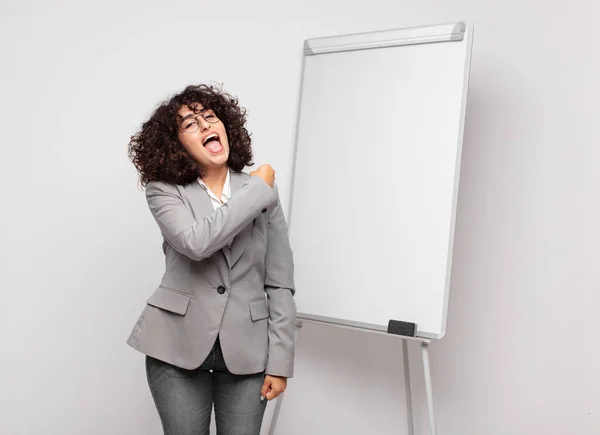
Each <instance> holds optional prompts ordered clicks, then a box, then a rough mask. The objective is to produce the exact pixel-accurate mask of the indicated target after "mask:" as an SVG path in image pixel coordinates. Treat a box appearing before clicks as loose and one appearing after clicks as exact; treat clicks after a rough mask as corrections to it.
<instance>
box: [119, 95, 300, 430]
mask: <svg viewBox="0 0 600 435" xmlns="http://www.w3.org/2000/svg"><path fill="white" fill-rule="evenodd" d="M245 122H246V112H245V109H243V108H241V107H239V106H238V101H237V99H236V98H234V97H232V96H231V95H229V94H227V93H226V92H224V91H222V90H221V89H218V88H215V87H214V86H208V85H199V86H188V87H187V88H185V89H184V90H183V92H181V93H180V94H177V95H175V96H173V97H172V98H171V99H169V100H168V101H167V102H165V103H163V104H162V105H160V106H159V107H158V108H157V109H156V111H155V112H154V114H153V115H152V116H151V117H150V119H149V120H148V121H147V122H145V123H144V124H143V125H142V128H141V130H140V131H139V132H138V133H137V134H136V135H134V136H132V138H131V141H130V143H129V156H130V158H131V160H132V162H133V164H134V165H135V167H136V169H137V170H138V172H139V176H140V181H141V183H142V185H144V186H146V199H147V202H148V206H149V208H150V212H151V213H152V216H153V217H154V219H155V220H156V223H157V224H158V227H159V228H160V231H161V233H162V236H163V244H162V249H163V252H164V254H165V264H166V270H165V272H164V275H163V277H162V280H161V283H160V285H159V286H158V287H157V288H156V289H155V290H154V292H153V293H152V294H151V296H150V297H149V299H148V300H147V301H146V302H147V304H146V306H145V308H144V310H143V312H142V313H141V315H140V317H139V319H138V321H137V323H136V324H135V326H134V328H133V331H132V332H131V335H130V336H129V339H128V340H127V343H128V344H129V345H130V346H132V347H133V348H134V349H137V350H138V351H140V352H142V353H143V354H145V355H146V374H147V378H148V383H149V386H150V391H151V394H152V397H153V399H154V403H155V405H156V408H157V410H158V414H159V416H160V419H161V423H162V426H163V430H164V433H165V434H177V435H188V434H190V435H191V434H194V435H205V434H208V433H209V425H210V417H211V411H212V406H213V404H214V409H215V417H216V427H217V433H218V434H221V433H223V434H227V435H258V434H259V432H260V427H261V423H262V419H263V415H264V411H265V407H266V404H267V401H266V400H264V399H265V398H266V399H267V400H272V399H274V398H275V397H277V396H278V395H279V394H280V393H281V392H283V391H284V390H285V388H286V385H287V378H289V377H292V375H293V365H294V349H295V342H294V341H295V340H294V338H295V319H296V305H295V302H294V299H293V295H294V292H295V289H294V283H293V258H292V252H291V249H290V244H289V239H288V235H287V225H286V221H285V218H284V215H283V210H282V208H281V204H280V202H279V196H278V193H277V188H276V185H275V184H274V180H275V172H274V171H273V169H272V168H271V167H270V166H269V165H263V166H261V167H259V168H258V169H257V170H256V171H253V172H251V173H250V174H246V173H244V172H242V169H244V167H245V166H250V165H252V162H251V159H252V150H251V146H250V145H251V141H250V135H249V134H248V131H247V130H246V128H245Z"/></svg>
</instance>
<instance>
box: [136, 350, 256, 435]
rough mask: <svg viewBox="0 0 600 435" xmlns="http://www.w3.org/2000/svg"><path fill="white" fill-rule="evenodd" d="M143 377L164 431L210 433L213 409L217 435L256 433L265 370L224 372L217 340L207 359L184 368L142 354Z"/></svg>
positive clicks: (168, 434)
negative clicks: (144, 365)
mask: <svg viewBox="0 0 600 435" xmlns="http://www.w3.org/2000/svg"><path fill="white" fill-rule="evenodd" d="M146 375H147V378H148V385H149V386H150V392H151V393H152V398H153V399H154V403H155V405H156V409H157V410H158V415H159V416H160V420H161V423H162V427H163V431H164V434H165V435H209V433H210V432H209V430H210V418H211V413H212V407H213V404H214V407H215V423H216V426H217V435H259V434H260V427H261V425H262V420H263V415H264V412H265V408H266V406H267V400H266V399H265V400H264V401H261V400H260V390H261V388H262V385H263V382H264V378H265V374H264V372H262V373H256V374H252V375H234V374H232V373H230V372H229V371H228V370H227V367H226V366H225V361H224V360H223V353H222V351H221V345H220V343H219V340H218V339H217V341H216V343H215V345H214V347H213V349H212V351H211V352H210V354H209V355H208V358H206V360H205V361H204V362H203V363H202V365H201V366H200V367H198V368H197V369H195V370H185V369H182V368H180V367H176V366H174V365H171V364H168V363H166V362H164V361H160V360H157V359H155V358H152V357H150V356H146Z"/></svg>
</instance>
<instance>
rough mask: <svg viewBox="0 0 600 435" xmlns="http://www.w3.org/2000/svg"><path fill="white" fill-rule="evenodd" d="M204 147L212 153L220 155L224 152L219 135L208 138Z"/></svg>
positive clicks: (214, 134) (210, 135)
mask: <svg viewBox="0 0 600 435" xmlns="http://www.w3.org/2000/svg"><path fill="white" fill-rule="evenodd" d="M202 145H204V148H206V149H207V150H208V151H209V152H211V153H219V152H221V151H222V150H223V146H222V145H221V141H220V140H219V135H218V134H217V133H211V134H209V135H208V136H206V138H205V139H204V142H203V143H202Z"/></svg>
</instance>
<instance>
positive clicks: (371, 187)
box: [288, 23, 473, 338]
mask: <svg viewBox="0 0 600 435" xmlns="http://www.w3.org/2000/svg"><path fill="white" fill-rule="evenodd" d="M472 31H473V29H472V25H471V24H469V23H450V24H443V25H436V26H423V27H417V28H408V29H395V30H389V31H383V32H369V33H364V34H353V35H341V36H336V37H328V38H315V39H310V40H307V41H305V50H304V58H303V67H302V83H301V88H300V102H299V109H298V121H297V131H296V143H295V151H294V165H293V176H292V189H291V198H290V209H289V213H288V220H289V233H290V243H291V245H292V249H293V252H294V264H295V281H296V282H295V283H296V289H297V293H296V303H297V306H298V317H299V318H300V319H310V320H316V321H322V322H327V323H333V324H339V325H346V326H353V327H359V328H364V329H368V330H377V331H386V330H387V328H388V322H389V321H390V320H399V321H404V322H412V323H415V324H416V328H417V336H419V337H428V338H441V337H443V336H444V334H445V328H446V313H447V306H448V296H449V289H450V278H451V277H450V272H451V266H452V247H453V239H454V237H453V236H454V222H455V213H456V201H457V194H458V183H459V175H460V160H461V148H462V137H463V124H464V113H465V105H466V95H467V86H468V76H469V67H470V55H471V45H472Z"/></svg>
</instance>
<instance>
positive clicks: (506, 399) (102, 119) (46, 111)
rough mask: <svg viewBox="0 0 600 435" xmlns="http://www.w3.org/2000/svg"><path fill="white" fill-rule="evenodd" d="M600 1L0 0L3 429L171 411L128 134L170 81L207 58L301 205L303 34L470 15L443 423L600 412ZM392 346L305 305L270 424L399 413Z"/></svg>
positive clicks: (91, 431)
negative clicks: (147, 356) (285, 384)
mask: <svg viewBox="0 0 600 435" xmlns="http://www.w3.org/2000/svg"><path fill="white" fill-rule="evenodd" d="M599 15H600V7H599V6H598V4H597V3H594V2H590V1H588V0H574V1H571V2H569V3H568V4H565V3H552V2H547V1H542V0H537V1H532V0H529V1H522V0H505V1H503V2H493V1H491V0H455V1H452V2H443V1H437V2H436V1H429V0H425V1H419V2H409V1H405V0H395V1H391V0H372V1H371V3H370V4H369V3H366V2H364V1H343V2H342V1H335V0H319V1H314V0H308V1H302V2H294V3H291V2H278V1H275V0H271V1H253V2H245V1H226V2H224V1H219V2H198V1H196V2H190V1H186V2H183V1H177V2H164V1H161V2H159V1H156V0H145V1H141V0H129V1H120V2H115V1H105V2H98V3H90V2H81V1H75V0H70V1H55V2H40V1H29V2H8V1H6V0H3V1H2V3H1V5H0V62H1V65H2V67H1V68H0V78H1V80H0V123H1V129H0V146H1V150H2V154H1V158H0V162H1V166H0V174H1V177H2V187H3V189H2V202H1V207H2V209H1V210H2V213H0V218H1V225H0V231H1V234H0V236H1V241H2V249H1V250H0V267H1V276H2V281H3V291H2V295H3V297H2V303H1V307H2V312H1V315H0V352H1V354H0V355H1V360H0V364H1V366H0V433H2V434H7V435H34V434H42V433H44V434H47V433H53V434H61V435H81V434H86V435H105V434H114V435H119V434H123V435H126V434H127V435H129V434H142V433H143V434H148V435H152V434H154V435H158V434H160V433H161V430H160V424H159V420H158V416H157V414H156V411H155V410H154V407H153V404H152V401H151V397H150V394H149V392H148V389H147V385H146V381H145V375H144V370H143V358H142V356H141V355H140V354H137V353H136V352H135V351H133V350H132V349H130V348H129V347H127V346H126V345H125V339H126V337H127V335H128V334H129V331H130V329H131V327H132V326H133V324H134V322H135V320H136V319H137V316H138V314H139V313H140V311H141V309H142V308H143V303H144V301H145V298H146V297H147V296H148V295H149V292H150V291H152V289H153V287H154V286H155V285H156V283H157V280H158V279H159V277H160V275H161V273H162V268H163V263H162V256H161V253H160V238H159V234H158V231H157V229H156V227H155V224H154V222H153V220H152V218H151V216H150V214H149V212H148V211H147V207H146V203H145V199H144V195H143V193H142V192H141V191H140V190H139V189H138V188H137V185H136V175H135V172H134V170H133V167H132V165H131V164H130V163H129V161H128V160H127V156H126V144H127V142H128V139H129V135H131V134H133V133H134V132H135V130H136V129H137V128H138V127H139V125H140V123H141V122H142V121H143V120H144V119H145V118H146V117H147V116H148V115H149V114H150V112H151V110H152V109H153V108H154V105H155V104H156V103H158V101H159V100H160V99H162V98H163V97H166V96H167V95H168V94H170V93H171V92H175V91H178V90H179V89H180V88H182V87H183V86H184V85H186V84H188V83H192V82H193V83H197V82H203V81H207V80H214V81H218V82H221V83H223V84H224V86H225V88H226V89H228V90H230V91H231V92H232V93H234V94H236V95H238V96H239V97H240V99H241V102H242V104H243V105H245V106H246V107H248V109H249V113H250V120H249V129H250V130H251V131H252V132H253V134H254V136H253V138H254V140H255V142H254V143H255V156H256V159H255V161H256V162H257V163H258V164H261V163H265V162H269V163H271V164H272V165H273V166H274V167H275V168H276V169H277V175H278V183H279V184H280V186H281V194H282V201H283V203H284V205H287V200H288V198H289V181H290V176H291V161H292V142H293V132H294V123H295V114H296V103H297V96H298V84H299V80H300V62H301V48H302V42H303V40H304V39H306V38H310V37H316V36H326V35H333V34H339V33H352V32H360V31H370V30H379V29H386V28H395V27H403V26H411V25H419V24H432V23H439V22H447V21H454V20H462V19H467V20H471V21H472V22H473V23H474V24H475V28H476V30H475V45H474V51H473V63H472V75H471V87H470V94H469V104H468V114H467V125H466V131H465V143H464V160H463V173H462V185H461V186H462V191H461V196H460V203H459V206H460V210H459V215H458V228H457V237H456V254H455V260H456V262H455V267H454V280H453V289H452V293H451V301H450V313H449V324H448V334H447V336H446V338H444V339H443V340H442V341H441V342H439V343H435V344H434V345H433V348H432V371H433V372H432V373H433V381H434V389H435V405H436V411H437V417H438V428H439V433H440V434H451V435H471V434H472V435H480V434H490V435H500V434H511V435H514V434H544V435H564V434H577V435H592V434H598V433H600V350H599V349H598V343H600V332H599V328H598V325H597V320H596V319H597V318H598V315H597V311H598V309H599V307H600V292H599V290H600V289H599V287H600V285H599V278H600V268H599V267H598V262H599V260H600V255H599V253H598V252H599V251H598V246H600V229H599V226H598V222H600V204H599V200H598V197H599V195H598V186H599V185H600V171H598V170H597V168H598V162H599V161H600V146H599V145H600V133H599V130H598V121H597V117H598V113H600V110H599V109H600V105H599V101H600V81H599V80H598V77H600V62H599V60H598V56H597V54H596V53H597V51H598V47H597V40H598V38H597V32H596V30H595V24H596V22H595V19H596V18H597V17H598V16H599ZM386 164H387V162H382V165H386ZM299 291H302V289H299ZM399 349H400V344H399V343H398V342H396V341H393V340H391V339H390V338H388V337H383V336H373V335H368V334H366V333H356V332H351V331H347V330H341V329H329V328H323V327H316V326H314V325H313V326H311V325H309V326H306V327H305V328H304V329H303V331H302V333H301V338H300V341H299V344H298V357H297V375H296V377H295V378H294V379H293V380H291V381H290V384H289V389H288V393H287V395H286V398H285V401H284V404H283V408H282V412H281V419H280V422H279V423H280V424H279V426H278V429H279V430H278V434H285V435H301V434H302V435H305V434H307V433H310V434H315V435H319V434H327V435H329V434H344V435H354V434H356V435H359V434H360V435H362V434H372V433H377V434H381V435H385V434H390V435H391V434H399V433H404V432H403V431H404V430H405V429H404V426H403V425H404V424H405V422H406V416H405V414H404V409H405V408H404V392H403V390H402V387H403V381H402V366H401V355H400V351H399ZM419 358H420V354H419V352H418V349H417V348H416V347H411V363H412V366H413V368H414V370H413V375H414V381H413V382H414V384H413V385H414V389H415V394H414V396H415V397H414V398H415V401H416V412H417V419H416V424H417V430H418V433H419V434H425V433H426V430H427V426H426V424H425V408H424V400H423V396H422V394H421V393H420V392H421V391H422V382H421V375H422V371H420V370H419V362H420V360H419ZM273 405H274V403H273V404H272V405H271V406H270V407H269V411H268V414H267V416H266V420H265V429H266V427H267V425H268V422H269V419H270V416H271V413H272V411H273V409H274V406H273ZM265 433H266V431H265Z"/></svg>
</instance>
